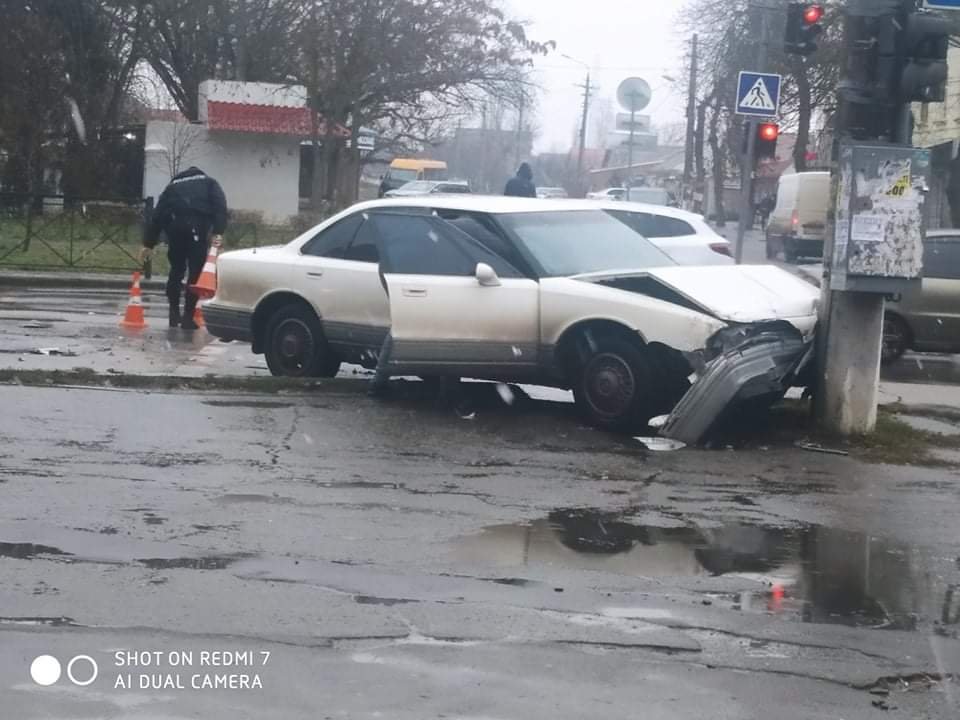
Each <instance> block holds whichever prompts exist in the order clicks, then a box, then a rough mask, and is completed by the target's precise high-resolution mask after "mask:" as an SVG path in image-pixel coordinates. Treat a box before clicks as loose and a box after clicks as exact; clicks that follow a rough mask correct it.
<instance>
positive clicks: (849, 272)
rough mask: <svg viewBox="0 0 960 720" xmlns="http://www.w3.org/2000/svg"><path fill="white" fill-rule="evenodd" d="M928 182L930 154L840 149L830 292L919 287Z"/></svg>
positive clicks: (878, 147)
mask: <svg viewBox="0 0 960 720" xmlns="http://www.w3.org/2000/svg"><path fill="white" fill-rule="evenodd" d="M929 178H930V151H929V150H924V149H920V148H911V147H905V146H901V145H884V144H845V145H843V146H841V148H840V178H839V183H838V186H837V213H836V222H835V226H834V233H835V235H834V242H833V257H832V258H831V275H830V277H831V281H830V289H831V290H845V291H850V292H867V293H882V294H897V293H902V292H904V291H906V290H908V289H910V288H911V287H914V286H916V285H918V284H919V283H920V281H921V278H922V276H923V242H924V239H925V237H926V227H925V223H924V212H923V209H924V204H925V202H926V196H927V192H928V189H929Z"/></svg>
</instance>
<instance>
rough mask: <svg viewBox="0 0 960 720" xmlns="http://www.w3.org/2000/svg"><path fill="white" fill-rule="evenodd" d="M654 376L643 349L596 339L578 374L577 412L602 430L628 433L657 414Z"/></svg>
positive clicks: (613, 339) (611, 339)
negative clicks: (578, 410)
mask: <svg viewBox="0 0 960 720" xmlns="http://www.w3.org/2000/svg"><path fill="white" fill-rule="evenodd" d="M655 378H656V372H655V370H654V365H653V363H651V362H650V360H649V358H648V357H647V355H646V353H645V352H644V350H643V349H641V348H640V347H638V346H637V345H635V344H634V343H631V342H629V341H627V340H624V339H621V338H617V337H606V338H598V339H597V341H596V344H595V348H594V350H593V352H591V354H590V355H589V357H587V358H586V359H585V361H584V362H583V363H582V365H581V367H580V368H579V369H578V371H577V377H576V382H575V383H574V385H573V395H574V398H575V400H576V403H577V407H578V408H579V409H580V412H581V413H583V415H584V416H585V417H586V418H587V420H589V421H590V423H591V424H593V425H595V426H596V427H599V428H602V429H604V430H618V431H629V430H632V429H634V428H636V427H640V426H641V425H643V424H646V422H647V421H648V420H650V418H652V417H654V416H655V415H656V414H657V410H658V406H659V405H660V401H659V398H658V395H657V392H656V387H657V384H656V379H655Z"/></svg>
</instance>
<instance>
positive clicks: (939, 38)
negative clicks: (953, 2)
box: [897, 12, 953, 103]
mask: <svg viewBox="0 0 960 720" xmlns="http://www.w3.org/2000/svg"><path fill="white" fill-rule="evenodd" d="M952 28H953V24H952V23H951V22H950V21H949V20H948V19H947V18H945V17H943V16H942V15H937V14H935V13H929V12H915V13H911V14H910V15H907V17H906V22H905V23H904V27H903V31H902V32H901V33H900V43H899V48H898V49H899V53H898V55H899V57H898V63H897V65H898V69H899V73H898V75H899V77H898V84H897V100H898V101H899V102H901V103H911V102H924V103H929V102H943V101H944V99H945V98H946V89H947V53H948V52H949V50H950V35H951V32H952Z"/></svg>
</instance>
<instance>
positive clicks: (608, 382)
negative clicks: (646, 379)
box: [584, 353, 637, 418]
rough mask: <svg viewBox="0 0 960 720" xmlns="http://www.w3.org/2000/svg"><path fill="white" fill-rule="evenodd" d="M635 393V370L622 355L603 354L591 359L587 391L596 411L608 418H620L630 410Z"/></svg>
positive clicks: (587, 398)
mask: <svg viewBox="0 0 960 720" xmlns="http://www.w3.org/2000/svg"><path fill="white" fill-rule="evenodd" d="M636 392H637V381H636V378H635V377H634V374H633V369H632V368H631V367H630V365H629V364H628V363H627V361H626V360H624V359H623V358H622V357H620V356H619V355H612V354H609V353H604V354H601V355H597V356H595V357H594V358H592V359H591V360H590V363H589V364H588V365H587V371H586V373H585V382H584V394H585V395H586V400H587V402H588V403H589V405H590V408H591V409H592V410H593V411H594V412H596V413H597V414H599V415H602V416H604V417H609V418H614V417H621V416H623V415H624V414H626V413H627V412H628V411H629V410H630V408H631V406H632V405H633V398H634V396H635V395H636Z"/></svg>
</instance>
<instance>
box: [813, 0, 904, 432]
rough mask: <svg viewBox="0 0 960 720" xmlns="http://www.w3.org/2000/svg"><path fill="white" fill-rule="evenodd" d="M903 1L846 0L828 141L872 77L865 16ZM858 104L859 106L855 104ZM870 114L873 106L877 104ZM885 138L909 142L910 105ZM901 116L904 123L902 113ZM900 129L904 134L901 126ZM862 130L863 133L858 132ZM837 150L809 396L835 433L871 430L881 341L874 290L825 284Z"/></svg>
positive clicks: (840, 136) (848, 127)
mask: <svg viewBox="0 0 960 720" xmlns="http://www.w3.org/2000/svg"><path fill="white" fill-rule="evenodd" d="M902 5H903V0H849V2H848V6H847V9H846V10H847V15H846V20H845V26H844V56H845V60H844V70H845V77H844V80H843V81H842V82H841V86H842V88H844V89H843V90H841V97H840V110H839V114H838V117H837V121H836V128H835V135H836V137H835V138H834V145H835V148H839V143H840V142H841V141H842V140H845V139H850V138H851V136H852V133H853V132H854V127H855V126H857V125H860V124H861V118H862V117H863V114H864V111H863V109H862V108H863V107H864V106H867V107H868V108H869V105H868V104H867V103H865V102H864V101H863V100H862V98H861V99H858V98H857V97H856V96H857V95H858V94H862V92H863V89H864V88H869V87H870V86H871V85H872V84H873V83H874V81H875V80H874V77H873V75H874V70H875V68H874V66H873V61H871V60H870V59H868V56H867V55H866V54H865V53H864V52H863V49H864V48H870V47H871V46H872V40H873V36H872V34H871V33H870V32H869V28H868V23H869V19H870V18H876V17H879V16H882V15H886V14H891V13H894V12H896V11H897V10H898V9H899V8H900V7H901V6H902ZM858 105H859V107H858ZM870 109H873V110H874V112H876V111H877V109H876V108H870ZM898 115H899V117H898V121H896V122H893V123H892V125H893V130H892V132H891V134H890V136H889V140H890V141H891V142H895V143H904V144H910V141H911V138H910V137H908V136H907V135H909V127H910V121H909V115H910V106H909V105H907V106H905V107H904V108H899V109H898ZM904 116H906V118H907V119H906V121H904V120H902V118H903V117H904ZM905 131H906V132H905ZM860 134H862V133H860ZM837 154H838V153H837V151H836V149H835V151H834V153H833V156H834V157H833V161H832V182H831V190H832V191H831V194H830V197H831V200H830V202H831V208H830V212H829V219H828V222H827V231H826V239H825V242H824V250H823V259H824V260H823V264H824V275H823V285H822V291H821V305H820V326H819V330H818V348H817V352H818V361H819V367H820V368H822V376H821V377H820V379H819V380H820V384H819V387H818V389H817V392H816V395H815V405H814V412H815V414H816V416H817V420H818V422H819V423H820V425H821V426H822V427H823V428H824V429H826V430H828V431H830V432H833V433H837V434H839V435H857V434H865V433H869V432H873V430H874V429H875V428H876V425H877V406H878V404H879V399H880V361H881V350H882V343H883V313H884V305H885V302H886V301H885V298H884V296H883V295H882V294H879V293H864V292H843V291H834V290H831V282H832V268H831V259H832V258H833V254H834V253H833V251H834V240H835V237H836V232H835V224H836V218H837V211H838V207H837V202H838V192H837V190H838V187H839V182H840V179H839V171H840V168H839V162H838V157H837Z"/></svg>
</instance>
